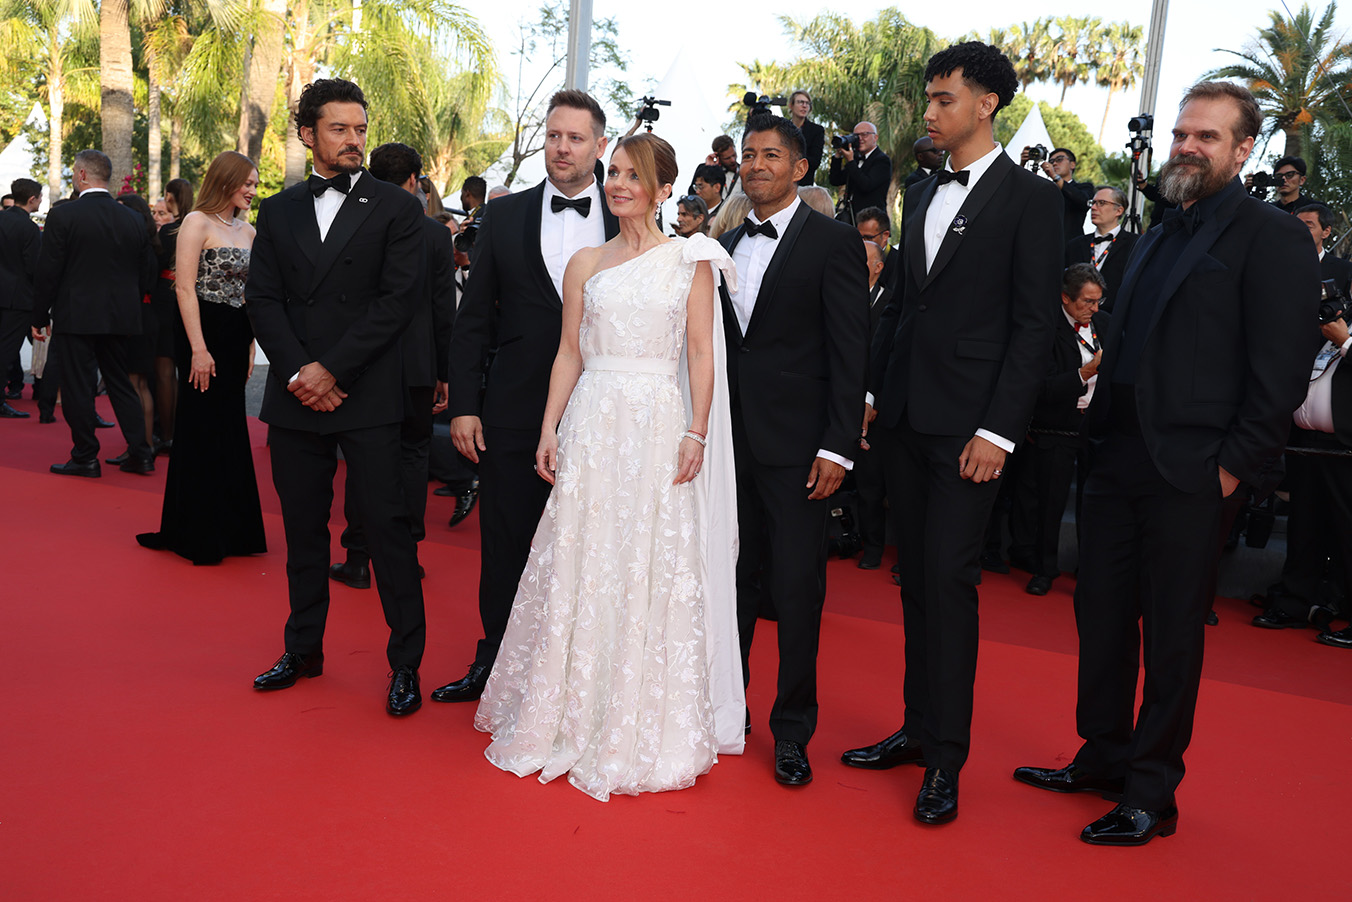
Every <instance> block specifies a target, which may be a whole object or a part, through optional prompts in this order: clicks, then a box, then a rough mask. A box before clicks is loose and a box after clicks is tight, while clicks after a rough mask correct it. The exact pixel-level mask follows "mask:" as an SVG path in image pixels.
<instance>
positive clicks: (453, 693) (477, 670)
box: [432, 661, 489, 702]
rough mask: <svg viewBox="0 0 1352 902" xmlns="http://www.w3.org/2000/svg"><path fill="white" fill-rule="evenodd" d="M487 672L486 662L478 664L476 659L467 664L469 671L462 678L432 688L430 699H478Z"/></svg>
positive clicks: (461, 700) (453, 700) (464, 700)
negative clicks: (437, 687)
mask: <svg viewBox="0 0 1352 902" xmlns="http://www.w3.org/2000/svg"><path fill="white" fill-rule="evenodd" d="M488 673H489V666H488V665H487V664H480V663H478V662H477V661H476V662H475V663H473V664H471V665H469V673H467V674H465V678H464V679H462V680H456V681H455V682H454V683H447V684H446V685H445V686H442V687H441V688H439V689H433V690H432V701H434V702H473V701H478V699H479V696H481V695H483V694H484V686H485V685H486V684H487V683H488Z"/></svg>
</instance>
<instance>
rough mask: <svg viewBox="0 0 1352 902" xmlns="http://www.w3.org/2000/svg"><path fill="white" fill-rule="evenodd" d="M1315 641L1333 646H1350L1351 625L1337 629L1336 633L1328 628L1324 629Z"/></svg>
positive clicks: (1351, 639) (1351, 646)
mask: <svg viewBox="0 0 1352 902" xmlns="http://www.w3.org/2000/svg"><path fill="white" fill-rule="evenodd" d="M1314 638H1315V641H1316V642H1320V643H1322V644H1324V645H1330V646H1332V647H1334V648H1352V626H1349V627H1348V628H1347V629H1342V630H1338V631H1337V632H1336V633H1335V632H1331V631H1330V630H1324V631H1323V632H1322V633H1320V634H1319V635H1318V636H1315V637H1314Z"/></svg>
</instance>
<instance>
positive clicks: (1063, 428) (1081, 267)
mask: <svg viewBox="0 0 1352 902" xmlns="http://www.w3.org/2000/svg"><path fill="white" fill-rule="evenodd" d="M1106 290H1107V283H1106V282H1105V281H1104V278H1103V276H1102V275H1101V274H1100V273H1099V271H1098V270H1097V269H1095V268H1094V266H1093V264H1090V263H1072V264H1071V265H1070V266H1069V267H1067V269H1066V272H1065V274H1064V275H1063V276H1062V277H1061V312H1062V314H1063V319H1062V320H1061V321H1060V322H1058V323H1057V324H1056V329H1055V334H1054V336H1053V338H1052V353H1051V360H1050V363H1049V364H1048V366H1047V375H1046V378H1044V379H1043V380H1042V387H1041V389H1040V390H1039V391H1038V396H1037V406H1036V407H1034V408H1033V421H1032V423H1031V424H1030V425H1029V429H1028V441H1027V442H1026V443H1025V444H1024V445H1023V447H1022V448H1021V449H1020V452H1019V453H1020V454H1022V455H1023V459H1022V460H1021V461H1020V463H1019V467H1018V471H1017V475H1016V476H1015V486H1014V504H1013V509H1012V510H1011V512H1010V525H1009V531H1010V543H1009V556H1010V558H1011V559H1014V560H1022V561H1027V562H1030V563H1031V565H1032V567H1033V575H1032V578H1031V579H1029V580H1028V585H1027V586H1026V587H1025V588H1024V591H1025V592H1027V593H1028V594H1029V595H1046V594H1047V592H1048V591H1050V590H1051V587H1052V580H1054V579H1056V577H1058V576H1060V575H1061V568H1060V566H1059V564H1058V563H1057V550H1058V548H1059V546H1060V539H1061V515H1062V514H1064V513H1065V510H1066V499H1067V497H1069V495H1070V483H1071V480H1072V479H1074V478H1075V463H1076V459H1077V457H1078V456H1079V451H1080V447H1081V445H1082V441H1081V438H1080V427H1081V426H1083V425H1084V412H1085V410H1086V409H1087V408H1088V407H1089V402H1090V401H1092V400H1093V398H1094V386H1095V383H1097V382H1098V367H1099V362H1100V361H1101V360H1102V359H1103V345H1102V336H1103V335H1104V333H1105V332H1106V331H1107V326H1108V316H1107V314H1104V313H1100V312H1099V308H1100V305H1101V302H1102V300H1103V297H1104V292H1105V291H1106Z"/></svg>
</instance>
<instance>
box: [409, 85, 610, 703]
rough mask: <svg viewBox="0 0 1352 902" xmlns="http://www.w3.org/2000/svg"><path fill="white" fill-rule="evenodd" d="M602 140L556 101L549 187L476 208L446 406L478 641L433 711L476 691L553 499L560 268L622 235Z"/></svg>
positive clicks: (550, 120)
mask: <svg viewBox="0 0 1352 902" xmlns="http://www.w3.org/2000/svg"><path fill="white" fill-rule="evenodd" d="M605 133H606V116H605V113H603V112H602V111H601V107H600V105H599V104H598V103H597V102H596V100H595V99H594V98H593V97H592V96H591V95H589V94H586V93H584V92H582V91H560V92H558V93H557V94H555V95H554V96H553V97H552V98H550V101H549V111H548V114H547V118H546V120H545V172H546V173H547V174H548V178H546V179H545V180H544V181H543V182H541V183H540V184H539V185H537V186H535V187H534V188H531V189H529V190H527V191H519V192H517V193H515V194H509V195H507V196H506V197H500V198H498V199H497V200H494V201H493V202H492V203H491V204H489V205H487V206H486V207H485V208H484V217H483V224H482V225H481V226H480V227H479V237H478V238H477V239H476V241H475V243H474V256H473V263H472V264H471V266H470V271H469V281H468V282H467V283H466V284H465V294H464V297H463V298H461V301H460V309H459V311H458V312H457V314H456V320H455V329H454V332H453V334H452V336H451V358H450V359H451V365H450V377H451V378H450V407H449V410H450V413H451V417H452V419H451V439H452V440H453V441H454V442H455V447H456V450H457V451H459V452H460V453H461V454H463V455H464V456H465V457H467V458H469V459H470V460H472V461H474V462H476V463H478V464H479V541H480V567H479V618H480V620H481V621H482V623H483V628H484V637H483V638H482V639H480V640H479V644H478V648H477V649H476V651H475V654H474V662H473V663H472V664H470V666H469V672H468V673H467V674H466V675H465V676H464V677H463V678H461V679H459V680H456V681H455V682H452V683H448V684H446V685H445V686H442V687H440V688H439V689H437V690H435V691H434V692H433V693H432V700H433V701H438V702H459V701H474V700H476V699H478V698H479V696H480V695H481V694H482V693H483V688H484V684H485V683H487V682H488V674H489V672H490V671H491V670H492V669H493V661H494V660H495V659H496V658H497V656H498V645H499V644H500V643H501V642H502V633H503V631H504V630H505V629H506V628H507V618H508V616H509V615H510V614H511V611H512V600H513V599H514V598H515V597H516V585H517V582H518V581H519V580H520V579H521V571H522V570H523V569H525V566H526V558H527V557H528V555H529V554H530V541H531V537H532V536H534V535H535V527H536V526H537V525H538V524H539V522H540V516H541V514H543V513H544V509H545V501H547V500H548V498H549V488H550V487H549V483H547V482H545V481H544V480H543V479H541V478H540V477H538V476H537V475H536V474H535V449H536V447H537V446H538V445H539V443H540V424H541V423H542V422H543V421H544V411H545V397H546V395H548V393H549V372H550V368H551V367H552V366H553V364H554V356H555V354H556V353H557V351H558V348H559V332H560V330H561V329H562V328H563V300H562V296H563V295H562V292H563V272H564V268H565V267H566V266H567V265H568V260H569V259H570V258H571V257H572V256H573V254H574V253H576V252H577V251H578V250H579V249H581V248H583V247H599V246H600V245H601V244H604V243H605V242H606V241H607V240H608V239H610V238H613V237H614V236H615V235H616V234H617V233H618V231H619V224H618V223H617V221H616V220H615V217H614V216H612V215H611V213H610V209H609V208H608V207H607V206H606V202H605V199H604V198H603V197H602V196H601V186H600V185H599V184H598V183H597V180H596V169H595V167H596V164H597V161H598V160H599V159H600V158H601V155H602V154H603V153H605V149H606V138H605ZM495 332H496V339H497V342H496V346H493V336H494V334H495ZM490 351H491V352H492V365H491V367H489V368H488V370H487V372H486V373H485V362H486V361H487V360H488V359H489V356H490Z"/></svg>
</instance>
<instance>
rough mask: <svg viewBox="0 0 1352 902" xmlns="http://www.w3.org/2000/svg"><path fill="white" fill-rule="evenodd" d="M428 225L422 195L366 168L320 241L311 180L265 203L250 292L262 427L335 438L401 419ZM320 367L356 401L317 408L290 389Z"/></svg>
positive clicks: (246, 291) (251, 265)
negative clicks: (405, 351)
mask: <svg viewBox="0 0 1352 902" xmlns="http://www.w3.org/2000/svg"><path fill="white" fill-rule="evenodd" d="M425 218H426V217H424V216H423V212H422V208H421V207H420V206H419V205H418V202H417V201H416V200H415V199H414V197H413V195H411V194H409V193H408V192H407V191H405V190H403V189H402V188H400V187H398V186H397V185H391V184H389V183H388V182H382V181H380V180H378V179H376V178H374V177H372V176H371V174H370V173H367V172H364V173H363V174H362V176H361V177H360V178H359V179H357V182H356V184H354V185H353V186H352V190H351V191H350V192H349V194H348V196H347V199H346V200H345V201H343V205H342V206H341V207H340V208H339V209H338V215H337V216H335V217H334V220H333V224H332V225H331V226H329V232H328V235H327V237H326V238H325V240H324V241H323V242H321V241H320V240H319V224H318V221H317V220H316V219H315V205H314V195H312V194H311V193H310V189H309V187H308V186H307V185H306V183H305V182H301V183H300V184H297V185H292V186H291V187H290V188H287V189H286V190H285V191H282V192H280V193H278V194H274V195H273V196H272V197H270V198H268V199H267V200H265V201H263V203H262V204H261V205H260V206H259V209H258V223H257V228H258V235H257V237H255V238H254V244H253V253H252V255H251V258H250V263H249V280H248V282H247V283H246V285H245V288H244V297H245V301H246V305H245V306H246V308H247V310H248V311H249V321H250V322H251V323H252V324H253V330H254V335H255V336H257V338H258V344H259V345H260V346H261V347H262V348H263V352H264V353H265V354H267V356H268V362H269V364H270V366H269V372H268V375H269V378H268V382H267V387H266V388H265V389H264V392H263V407H262V410H261V412H260V413H259V419H261V420H262V421H263V422H265V423H268V424H271V425H274V426H281V427H284V428H287V429H297V430H301V431H306V432H317V433H320V434H325V435H327V434H331V433H334V432H342V431H345V430H349V429H361V428H367V427H371V426H380V425H384V424H388V423H397V422H399V420H401V419H402V418H403V415H404V414H403V397H404V367H403V355H402V354H401V353H400V348H399V344H400V337H401V335H402V334H403V332H404V330H405V329H407V328H408V325H409V323H410V322H411V321H412V319H413V311H414V308H415V307H416V306H417V305H418V303H419V300H420V294H419V292H420V286H421V285H422V282H423V279H424V269H425V266H424V263H423V240H424V239H423V227H422V220H423V219H425ZM314 361H318V362H319V363H320V364H322V365H323V367H324V368H325V369H327V370H328V371H329V372H330V373H332V374H333V377H334V378H335V379H336V380H337V382H338V387H339V388H341V389H342V390H343V391H345V392H347V393H348V396H347V398H346V399H345V400H344V401H343V403H342V404H341V405H340V406H339V407H338V408H337V409H336V410H332V411H328V412H321V411H317V410H312V409H311V408H308V407H306V406H305V405H303V404H301V402H300V401H299V400H297V399H296V396H295V395H293V394H291V392H289V391H287V388H286V386H287V382H288V381H289V380H290V379H291V377H292V376H293V375H295V373H296V372H297V371H299V370H300V368H301V367H302V366H304V365H306V364H308V363H312V362H314Z"/></svg>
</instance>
